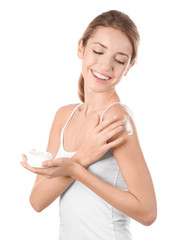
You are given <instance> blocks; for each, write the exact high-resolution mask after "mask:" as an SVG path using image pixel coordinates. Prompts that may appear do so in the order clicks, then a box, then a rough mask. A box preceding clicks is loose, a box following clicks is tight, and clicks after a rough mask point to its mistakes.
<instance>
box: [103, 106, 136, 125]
mask: <svg viewBox="0 0 191 240" xmlns="http://www.w3.org/2000/svg"><path fill="white" fill-rule="evenodd" d="M115 104H120V105H122V106H123V107H124V108H125V109H126V110H127V112H128V113H129V114H130V115H131V117H132V118H133V117H134V116H133V113H132V111H131V110H130V109H129V108H128V107H127V106H126V105H125V104H122V103H121V102H114V103H112V104H110V105H109V106H107V107H106V109H105V110H104V111H103V113H102V114H101V118H100V123H101V122H102V120H103V115H104V113H105V112H106V111H107V110H108V109H109V108H110V107H111V106H113V105H115Z"/></svg>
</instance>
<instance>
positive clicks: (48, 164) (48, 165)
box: [42, 160, 55, 167]
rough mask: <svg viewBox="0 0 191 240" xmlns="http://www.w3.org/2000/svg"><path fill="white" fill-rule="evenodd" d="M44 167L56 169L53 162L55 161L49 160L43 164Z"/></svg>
mask: <svg viewBox="0 0 191 240" xmlns="http://www.w3.org/2000/svg"><path fill="white" fill-rule="evenodd" d="M42 166H43V167H55V163H54V162H53V160H47V161H44V162H42Z"/></svg>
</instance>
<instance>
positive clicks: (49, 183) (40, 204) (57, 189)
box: [30, 177, 74, 212]
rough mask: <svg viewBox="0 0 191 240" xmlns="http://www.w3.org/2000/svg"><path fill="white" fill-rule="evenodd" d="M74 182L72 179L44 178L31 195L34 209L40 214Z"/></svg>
mask: <svg viewBox="0 0 191 240" xmlns="http://www.w3.org/2000/svg"><path fill="white" fill-rule="evenodd" d="M73 181H74V179H73V178H72V177H57V178H52V179H47V178H44V179H43V180H42V181H41V180H40V181H39V182H37V183H36V184H35V186H34V187H33V190H32V192H31V195H30V203H31V205H32V207H33V208H34V209H35V210H36V211H37V212H40V211H42V210H44V209H45V208H46V207H48V206H49V205H50V204H51V203H52V202H53V201H55V200H56V199H57V197H59V196H60V195H61V194H62V193H63V192H64V191H65V190H66V189H67V188H68V187H69V186H70V185H71V184H72V182H73Z"/></svg>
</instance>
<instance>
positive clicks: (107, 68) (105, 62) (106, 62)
mask: <svg viewBox="0 0 191 240" xmlns="http://www.w3.org/2000/svg"><path fill="white" fill-rule="evenodd" d="M100 66H101V69H102V70H103V71H104V72H111V71H112V70H113V61H112V59H111V58H109V57H107V56H105V57H103V58H102V59H100Z"/></svg>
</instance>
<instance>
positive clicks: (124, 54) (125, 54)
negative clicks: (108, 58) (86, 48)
mask: <svg viewBox="0 0 191 240" xmlns="http://www.w3.org/2000/svg"><path fill="white" fill-rule="evenodd" d="M93 44H99V45H100V46H101V47H103V48H105V49H107V47H106V46H105V45H103V44H102V43H100V42H93ZM117 54H120V55H123V56H126V57H128V58H129V55H128V54H127V53H123V52H117Z"/></svg>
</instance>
